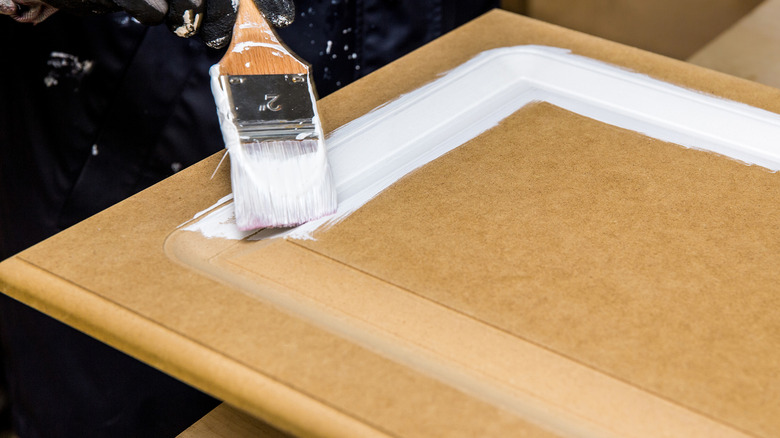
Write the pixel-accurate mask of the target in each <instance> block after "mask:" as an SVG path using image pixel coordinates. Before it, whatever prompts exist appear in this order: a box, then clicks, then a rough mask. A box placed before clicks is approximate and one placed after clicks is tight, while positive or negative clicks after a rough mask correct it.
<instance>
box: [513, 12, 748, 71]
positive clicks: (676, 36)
mask: <svg viewBox="0 0 780 438" xmlns="http://www.w3.org/2000/svg"><path fill="white" fill-rule="evenodd" d="M759 3H761V0H655V1H646V0H527V1H526V4H525V13H527V14H528V15H529V16H531V17H534V18H537V19H540V20H544V21H547V22H549V23H554V24H557V25H560V26H564V27H567V28H569V29H575V30H579V31H582V32H586V33H589V34H592V35H596V36H600V37H602V38H607V39H609V40H611V41H617V42H620V43H623V44H628V45H631V46H634V47H639V48H642V49H645V50H649V51H651V52H655V53H661V54H663V55H666V56H671V57H674V58H678V59H686V58H687V57H689V56H690V55H691V54H693V53H694V52H695V51H696V50H698V49H699V48H701V47H702V46H704V45H705V44H707V43H708V42H709V41H710V40H712V39H713V38H715V37H716V36H717V35H719V34H720V33H721V32H723V31H724V30H726V29H727V28H728V27H729V26H731V25H732V24H733V23H734V22H736V21H737V20H739V19H740V17H742V16H744V15H745V14H747V13H748V12H749V11H750V10H751V9H752V8H754V7H755V6H756V5H758V4H759Z"/></svg>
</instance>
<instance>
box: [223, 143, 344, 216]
mask: <svg viewBox="0 0 780 438" xmlns="http://www.w3.org/2000/svg"><path fill="white" fill-rule="evenodd" d="M229 152H230V176H231V183H232V186H233V198H234V200H233V202H234V204H235V209H236V225H238V228H240V229H241V230H253V229H257V228H267V227H291V226H296V225H300V224H302V223H305V222H308V221H311V220H314V219H318V218H321V217H323V216H327V215H329V214H332V213H334V212H335V211H336V208H337V200H336V190H335V187H334V185H333V177H332V176H331V171H330V166H329V165H328V159H327V154H326V153H325V147H324V145H323V143H322V141H321V140H314V139H306V140H274V141H260V140H255V141H252V142H244V143H241V144H240V145H237V146H234V147H231V148H230V149H229Z"/></svg>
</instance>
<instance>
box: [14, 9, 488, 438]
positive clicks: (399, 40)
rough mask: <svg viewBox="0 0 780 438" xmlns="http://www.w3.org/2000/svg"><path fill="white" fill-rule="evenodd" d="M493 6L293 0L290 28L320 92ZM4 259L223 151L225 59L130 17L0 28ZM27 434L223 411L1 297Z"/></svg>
mask: <svg viewBox="0 0 780 438" xmlns="http://www.w3.org/2000/svg"><path fill="white" fill-rule="evenodd" d="M496 3H497V1H494V0H484V1H475V0H462V1H443V0H428V1H423V0H352V1H347V0H321V1H310V2H303V1H301V2H297V4H296V6H297V8H298V14H297V17H296V22H295V23H293V25H292V26H291V27H289V28H286V29H283V30H281V31H280V35H281V37H282V39H283V40H284V41H285V42H286V43H287V44H288V45H289V46H290V47H291V48H292V50H293V51H295V52H296V53H298V54H299V55H300V56H302V57H303V58H305V59H306V60H307V61H309V62H310V63H312V64H313V67H314V80H315V84H316V85H317V87H318V91H319V93H320V96H324V95H326V94H328V93H330V92H332V91H334V90H335V89H337V88H339V87H341V86H344V85H346V84H347V83H349V82H351V81H353V80H355V79H357V78H358V77H360V76H362V75H364V74H366V73H368V72H370V71H372V70H374V69H376V68H378V67H380V66H382V65H384V64H385V63H387V62H389V61H391V60H393V59H395V58H397V57H398V56H400V55H403V54H405V53H407V52H408V51H410V50H412V49H414V48H416V47H418V46H420V45H422V44H424V43H425V42H427V41H430V40H432V39H433V38H435V37H437V36H439V35H441V34H442V33H443V32H445V31H448V30H450V29H452V28H453V27H455V26H456V25H459V24H461V23H463V22H465V21H467V20H468V19H470V18H473V17H474V16H476V15H478V14H479V13H482V12H485V11H486V10H487V9H489V8H490V7H493V6H495V4H496ZM0 41H3V44H2V46H0V59H2V60H3V62H2V65H3V67H2V68H0V259H3V258H6V257H9V256H11V255H13V254H14V253H16V252H18V251H21V250H22V249H24V248H26V247H28V246H30V245H33V244H35V243H36V242H38V241H40V240H43V239H44V238H46V237H48V236H50V235H52V234H55V233H57V232H59V231H61V230H63V229H65V228H67V227H69V226H71V225H73V224H75V223H76V222H78V221H80V220H83V219H85V218H86V217H88V216H90V215H92V214H94V213H96V212H98V211H100V210H102V209H104V208H107V207H109V206H111V205H112V204H114V203H116V202H118V201H120V200H122V199H124V198H126V197H128V196H130V195H132V194H134V193H136V192H138V191H140V190H142V189H144V188H146V187H148V186H150V185H152V184H154V183H155V182H157V181H160V180H162V179H163V178H165V177H167V176H169V175H171V174H173V173H174V172H176V171H178V170H180V169H182V168H184V167H187V166H189V165H190V164H193V163H195V162H196V161H198V160H200V159H202V158H204V157H206V156H208V155H210V154H212V153H214V152H217V151H219V150H221V149H222V147H223V143H222V138H221V134H220V132H219V127H218V123H217V117H216V110H215V108H214V103H213V98H212V96H211V92H210V89H209V86H208V67H209V66H210V65H212V64H214V63H216V62H217V61H218V60H219V59H220V57H221V55H222V53H220V52H218V51H213V50H211V49H207V48H206V47H205V46H204V45H203V44H202V43H200V42H199V41H198V40H195V39H192V40H183V39H180V38H177V37H175V36H173V35H172V34H171V33H170V32H169V31H168V30H167V29H165V28H163V27H153V28H147V27H144V26H141V25H139V24H138V23H136V22H134V21H133V20H131V19H129V18H128V17H127V16H126V15H124V14H113V15H109V16H101V17H90V18H77V17H73V16H68V15H66V14H64V13H58V14H55V15H54V16H53V17H52V18H50V19H49V20H47V21H45V22H44V23H42V24H40V25H37V26H35V27H32V26H29V25H21V24H17V23H14V22H12V21H11V20H0ZM0 297H1V298H0V341H2V348H3V350H4V353H5V355H4V358H5V361H4V362H5V367H6V374H7V379H8V385H9V393H10V396H11V402H12V406H13V412H14V419H15V426H16V428H17V433H18V434H19V435H20V436H21V438H27V437H38V436H41V437H70V436H78V437H88V436H110V437H121V436H128V437H130V436H139V437H140V436H143V437H154V436H174V435H175V434H176V433H178V432H180V431H181V430H182V429H184V428H185V427H187V426H188V425H189V424H191V423H193V422H194V421H195V420H196V419H197V418H199V417H200V416H202V415H204V414H205V413H206V412H208V410H209V409H210V408H211V407H213V406H214V405H215V404H216V403H217V402H216V401H215V400H213V399H211V398H210V397H208V396H206V395H204V394H201V393H199V392H198V391H195V390H194V389H192V388H189V387H187V386H186V385H183V384H181V383H179V382H177V381H176V380H174V379H171V378H169V377H167V376H165V375H164V374H162V373H159V372H158V371H155V370H153V369H151V368H149V367H148V366H146V365H144V364H141V363H140V362H138V361H135V360H134V359H132V358H129V357H128V356H125V355H124V354H122V353H119V352H117V351H115V350H113V349H111V348H110V347H107V346H105V345H104V344H101V343H99V342H97V341H95V340H93V339H92V338H89V337H87V336H85V335H83V334H81V333H80V332H77V331H75V330H73V329H70V328H69V327H67V326H64V325H63V324H61V323H59V322H56V321H54V320H52V319H50V318H48V317H46V316H44V315H42V314H40V313H38V312H36V311H34V310H32V309H30V308H28V307H26V306H24V305H21V304H19V303H17V302H15V301H13V300H11V299H9V298H7V297H5V296H0Z"/></svg>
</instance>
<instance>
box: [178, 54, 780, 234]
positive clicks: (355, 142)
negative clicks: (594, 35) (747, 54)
mask: <svg viewBox="0 0 780 438" xmlns="http://www.w3.org/2000/svg"><path fill="white" fill-rule="evenodd" d="M535 101H546V102H549V103H552V104H554V105H556V106H559V107H562V108H565V109H567V110H569V111H572V112H575V113H578V114H581V115H584V116H587V117H590V118H593V119H596V120H599V121H602V122H605V123H608V124H611V125H615V126H619V127H622V128H626V129H630V130H633V131H637V132H640V133H643V134H645V135H648V136H650V137H654V138H657V139H660V140H664V141H669V142H673V143H677V144H680V145H682V146H686V147H693V148H697V149H704V150H709V151H713V152H716V153H719V154H723V155H726V156H728V157H732V158H734V159H737V160H740V161H743V162H745V163H748V164H756V165H759V166H762V167H765V168H767V169H770V170H773V171H776V170H778V169H780V115H778V114H775V113H771V112H768V111H764V110H761V109H758V108H754V107H751V106H749V105H745V104H742V103H739V102H733V101H729V100H726V99H722V98H719V97H715V96H711V95H707V94H704V93H701V92H699V91H695V90H689V89H685V88H681V87H678V86H675V85H672V84H669V83H667V82H663V81H659V80H657V79H653V78H650V77H649V76H646V75H642V74H638V73H634V72H631V71H628V70H626V69H623V68H619V67H615V66H613V65H609V64H606V63H603V62H600V61H596V60H593V59H590V58H586V57H583V56H578V55H573V54H571V53H570V52H569V51H568V50H565V49H559V48H554V47H545V46H517V47H508V48H501V49H495V50H489V51H486V52H483V53H481V54H479V55H477V56H476V57H474V58H473V59H471V60H469V61H468V62H466V63H464V64H462V65H460V66H458V67H457V68H455V69H454V70H452V71H450V72H448V73H446V74H445V75H443V76H442V77H441V78H439V79H437V80H435V81H434V82H432V83H430V84H428V85H425V86H423V87H421V88H418V89H417V90H414V91H412V92H411V93H408V94H405V95H403V96H401V97H400V98H398V99H396V100H395V101H392V102H390V103H388V104H387V105H384V106H382V107H380V108H377V109H375V110H374V111H372V112H370V113H368V114H366V115H364V116H362V117H360V118H359V119H356V120H354V121H353V122H350V123H348V124H346V125H344V126H342V127H341V128H339V129H337V130H336V131H334V132H333V134H331V136H330V137H329V138H328V139H327V141H326V145H327V147H328V157H329V160H330V164H331V167H332V171H333V176H334V180H335V183H336V189H337V192H338V197H339V209H338V211H337V213H336V214H335V215H333V216H330V217H327V218H323V219H320V220H317V221H313V222H309V223H307V224H304V225H301V226H299V227H296V228H293V229H290V230H262V231H260V232H258V233H255V234H253V235H251V236H250V237H249V239H252V240H255V239H264V238H269V237H291V238H296V239H310V238H312V237H311V236H312V233H313V232H314V231H315V230H317V229H319V228H321V227H328V226H331V225H333V224H335V223H337V222H338V221H340V220H341V219H343V218H344V217H346V216H348V215H349V214H351V213H352V212H354V211H355V210H356V209H358V208H360V207H361V206H362V205H363V204H365V203H366V202H368V201H369V200H370V199H372V198H373V197H375V196H376V195H377V194H379V193H380V192H381V191H382V190H384V189H385V188H387V187H389V186H390V185H391V184H393V183H394V182H395V181H397V180H398V179H400V178H401V177H403V176H404V175H406V174H408V173H409V172H411V171H413V170H414V169H416V168H418V167H420V166H422V165H424V164H426V163H428V162H430V161H432V160H434V159H436V158H438V157H440V156H441V155H443V154H445V153H447V152H448V151H450V150H452V149H454V148H456V147H458V146H460V145H461V144H463V143H465V142H467V141H468V140H470V139H472V138H474V137H476V136H478V135H479V134H481V133H482V132H484V131H486V130H488V129H490V128H492V127H494V126H496V125H497V124H498V123H499V122H500V121H501V120H503V119H504V118H506V117H507V116H509V115H511V114H512V113H514V112H515V111H517V110H518V109H520V108H521V107H523V106H524V105H526V104H528V103H530V102H535ZM230 208H232V204H228V205H226V206H224V207H222V209H230ZM225 213H226V212H225V211H222V212H219V211H215V212H212V213H211V214H209V215H208V216H206V217H205V218H204V219H202V220H201V221H198V222H196V223H194V224H191V225H189V226H187V227H186V228H185V229H186V230H192V231H199V232H201V233H203V234H204V235H206V236H208V237H217V236H226V235H234V234H235V233H231V232H226V231H225V230H219V228H220V227H225V226H227V227H230V226H231V224H230V223H225V221H224V216H225ZM213 215H219V216H220V217H221V218H222V219H221V220H219V221H212V220H210V217H211V216H213ZM233 226H234V225H233Z"/></svg>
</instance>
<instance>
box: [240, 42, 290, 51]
mask: <svg viewBox="0 0 780 438" xmlns="http://www.w3.org/2000/svg"><path fill="white" fill-rule="evenodd" d="M251 47H268V48H269V49H274V50H278V51H280V52H282V53H290V52H289V51H287V49H285V48H284V46H282V45H281V44H271V43H261V42H257V41H244V42H241V43H238V44H236V45H235V47H233V52H236V53H241V52H243V51H244V50H246V49H249V48H251Z"/></svg>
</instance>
